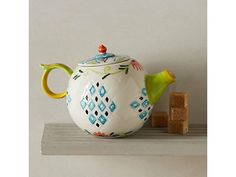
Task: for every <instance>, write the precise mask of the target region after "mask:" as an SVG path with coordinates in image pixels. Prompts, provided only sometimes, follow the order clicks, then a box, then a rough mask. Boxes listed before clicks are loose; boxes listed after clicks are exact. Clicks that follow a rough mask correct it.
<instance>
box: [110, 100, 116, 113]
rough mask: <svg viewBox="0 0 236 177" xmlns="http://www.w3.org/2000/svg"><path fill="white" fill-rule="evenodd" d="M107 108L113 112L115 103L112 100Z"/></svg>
mask: <svg viewBox="0 0 236 177" xmlns="http://www.w3.org/2000/svg"><path fill="white" fill-rule="evenodd" d="M109 109H110V111H111V112H114V111H115V109H116V105H115V103H114V102H113V101H112V103H111V104H110V106H109Z"/></svg>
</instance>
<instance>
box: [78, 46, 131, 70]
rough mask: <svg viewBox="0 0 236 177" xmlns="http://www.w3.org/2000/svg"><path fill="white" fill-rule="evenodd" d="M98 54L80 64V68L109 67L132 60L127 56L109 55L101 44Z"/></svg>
mask: <svg viewBox="0 0 236 177" xmlns="http://www.w3.org/2000/svg"><path fill="white" fill-rule="evenodd" d="M98 52H99V53H98V54H97V55H95V56H93V57H91V58H89V59H87V60H85V61H83V62H82V63H79V64H78V65H79V66H100V65H109V64H115V63H121V62H124V61H127V60H129V59H130V57H129V56H125V55H115V54H113V53H107V48H106V47H105V46H104V45H103V44H101V45H100V46H99V47H98Z"/></svg>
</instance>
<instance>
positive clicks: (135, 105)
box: [130, 101, 140, 109]
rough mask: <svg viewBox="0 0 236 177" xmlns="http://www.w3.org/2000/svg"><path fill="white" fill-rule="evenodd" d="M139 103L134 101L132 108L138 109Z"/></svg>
mask: <svg viewBox="0 0 236 177" xmlns="http://www.w3.org/2000/svg"><path fill="white" fill-rule="evenodd" d="M139 105H140V104H139V103H138V102H137V101H133V102H132V103H131V104H130V106H131V107H132V108H134V109H135V108H137V107H139Z"/></svg>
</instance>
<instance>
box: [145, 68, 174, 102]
mask: <svg viewBox="0 0 236 177" xmlns="http://www.w3.org/2000/svg"><path fill="white" fill-rule="evenodd" d="M173 82H175V75H174V74H173V73H171V72H170V71H168V70H164V71H162V72H160V73H157V74H150V75H145V86H146V90H147V96H148V99H149V102H150V104H151V105H154V104H155V103H156V101H157V100H158V99H159V98H160V97H161V95H162V94H163V93H164V92H165V90H166V89H167V87H168V86H169V85H170V84H171V83H173Z"/></svg>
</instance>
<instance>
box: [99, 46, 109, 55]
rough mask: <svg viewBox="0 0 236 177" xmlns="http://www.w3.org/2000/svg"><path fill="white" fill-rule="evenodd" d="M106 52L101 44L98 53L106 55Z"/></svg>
mask: <svg viewBox="0 0 236 177" xmlns="http://www.w3.org/2000/svg"><path fill="white" fill-rule="evenodd" d="M106 51H107V48H106V47H105V46H104V45H103V44H101V45H100V46H99V47H98V52H99V53H102V54H103V53H106Z"/></svg>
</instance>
